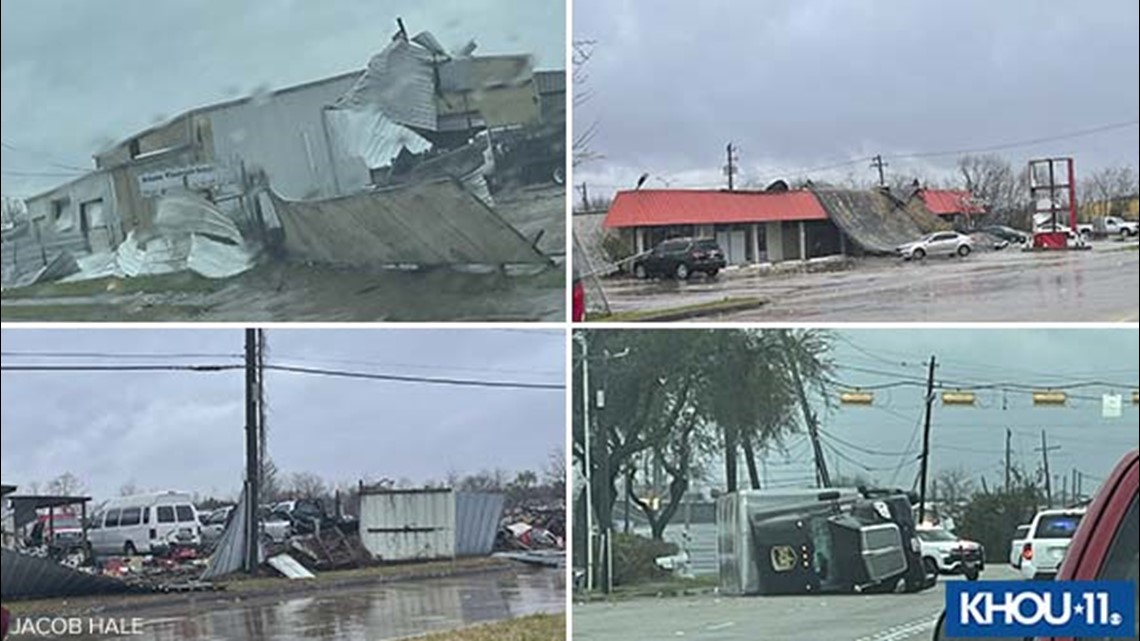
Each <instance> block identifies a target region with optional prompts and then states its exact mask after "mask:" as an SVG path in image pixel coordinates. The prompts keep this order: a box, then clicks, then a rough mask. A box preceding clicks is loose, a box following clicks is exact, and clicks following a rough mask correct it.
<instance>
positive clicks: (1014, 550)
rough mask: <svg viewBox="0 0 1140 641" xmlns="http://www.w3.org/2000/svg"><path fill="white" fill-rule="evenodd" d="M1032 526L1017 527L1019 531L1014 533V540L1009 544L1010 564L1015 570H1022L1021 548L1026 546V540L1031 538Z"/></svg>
mask: <svg viewBox="0 0 1140 641" xmlns="http://www.w3.org/2000/svg"><path fill="white" fill-rule="evenodd" d="M1029 528H1030V525H1029V524H1028V523H1026V524H1025V525H1019V526H1017V530H1015V531H1014V533H1013V540H1012V541H1010V543H1009V564H1010V565H1011V566H1012V567H1014V568H1015V569H1020V568H1021V547H1022V546H1023V545H1025V539H1026V537H1028V536H1029Z"/></svg>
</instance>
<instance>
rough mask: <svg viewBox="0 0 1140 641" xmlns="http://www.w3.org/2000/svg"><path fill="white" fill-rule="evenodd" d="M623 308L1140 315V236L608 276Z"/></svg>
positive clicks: (899, 318) (970, 317) (768, 315)
mask: <svg viewBox="0 0 1140 641" xmlns="http://www.w3.org/2000/svg"><path fill="white" fill-rule="evenodd" d="M603 285H604V287H605V293H606V299H607V301H608V303H609V305H610V308H611V310H612V311H613V312H615V313H621V312H635V311H650V310H668V309H674V308H679V307H686V306H691V305H701V304H711V303H715V302H716V301H721V300H724V299H748V298H756V299H760V301H762V304H761V305H760V306H758V307H756V308H754V309H749V310H747V311H737V312H732V313H727V314H719V315H713V316H704V317H701V318H699V319H695V320H702V321H761V322H764V321H767V322H788V321H797V322H798V321H809V322H845V321H850V322H932V321H933V322H957V321H969V322H1136V320H1137V318H1138V314H1140V293H1138V292H1140V253H1138V252H1137V245H1136V243H1134V242H1133V243H1127V244H1125V243H1121V242H1110V241H1106V242H1097V243H1094V244H1093V246H1092V249H1091V250H1089V251H1071V252H1056V253H1039V252H1022V251H1013V250H1007V251H1000V252H986V253H975V254H973V255H971V256H970V257H968V258H966V259H959V258H931V259H927V260H924V261H913V262H906V261H901V260H898V259H890V258H867V259H855V260H853V261H851V266H850V268H849V269H845V270H842V271H822V272H818V273H789V274H780V275H772V274H767V273H765V274H761V273H760V272H759V271H758V270H756V269H755V268H741V269H735V270H731V269H730V270H727V271H726V272H725V273H723V274H722V275H721V276H719V277H717V278H715V279H707V278H704V277H703V276H694V277H693V278H692V279H691V280H689V281H684V282H677V281H675V280H655V281H638V280H634V279H632V278H615V279H606V280H605V281H603Z"/></svg>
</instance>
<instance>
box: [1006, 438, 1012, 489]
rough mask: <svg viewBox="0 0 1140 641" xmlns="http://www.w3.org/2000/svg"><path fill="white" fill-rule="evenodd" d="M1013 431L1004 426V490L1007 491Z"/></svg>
mask: <svg viewBox="0 0 1140 641" xmlns="http://www.w3.org/2000/svg"><path fill="white" fill-rule="evenodd" d="M1012 441H1013V432H1012V431H1011V430H1010V429H1009V428H1008V427H1007V428H1005V491H1006V493H1007V494H1008V493H1009V477H1010V472H1011V468H1012V462H1011V450H1012Z"/></svg>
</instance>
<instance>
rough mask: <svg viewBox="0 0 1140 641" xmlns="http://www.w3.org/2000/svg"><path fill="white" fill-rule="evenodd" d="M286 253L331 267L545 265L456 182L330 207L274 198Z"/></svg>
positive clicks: (356, 197) (354, 198) (357, 197)
mask: <svg viewBox="0 0 1140 641" xmlns="http://www.w3.org/2000/svg"><path fill="white" fill-rule="evenodd" d="M270 198H271V200H272V205H273V209H274V213H275V214H276V217H277V219H278V220H280V222H281V227H282V229H283V230H284V247H285V250H286V252H287V253H288V254H289V255H290V256H291V257H292V258H296V259H301V260H306V261H313V262H317V263H326V264H331V265H353V266H367V265H373V266H386V265H420V266H433V265H508V264H528V263H530V264H534V263H546V262H547V259H546V258H545V257H544V256H543V255H542V254H541V253H539V252H538V250H536V249H535V248H534V247H533V246H532V245H531V243H530V242H529V241H527V239H526V238H524V237H523V236H522V234H520V233H519V232H518V230H516V229H515V228H514V227H512V226H511V225H510V224H509V223H507V222H506V221H505V220H503V219H502V217H500V216H499V215H498V214H497V213H496V212H495V211H494V210H492V209H491V208H490V207H487V206H486V205H485V204H484V203H483V202H482V201H480V200H479V199H478V198H476V197H475V196H474V195H473V194H471V193H470V192H469V191H467V190H466V189H464V188H463V187H461V186H460V185H459V183H457V182H455V181H452V180H439V181H433V182H427V183H417V184H413V185H404V186H399V187H393V188H391V189H385V190H380V191H373V192H364V193H359V194H353V195H350V196H344V197H341V198H332V199H328V200H311V201H296V200H286V199H284V198H282V197H280V196H279V195H277V194H275V193H270Z"/></svg>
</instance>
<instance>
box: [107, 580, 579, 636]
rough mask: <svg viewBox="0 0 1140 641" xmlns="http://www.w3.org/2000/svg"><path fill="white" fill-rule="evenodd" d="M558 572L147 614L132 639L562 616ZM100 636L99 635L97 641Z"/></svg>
mask: <svg viewBox="0 0 1140 641" xmlns="http://www.w3.org/2000/svg"><path fill="white" fill-rule="evenodd" d="M563 577H564V575H563V573H562V572H560V571H524V572H519V573H514V572H511V573H496V574H484V575H476V576H468V577H462V578H452V579H440V580H432V581H417V582H408V583H394V584H389V585H385V586H382V587H376V588H370V589H353V590H338V591H326V592H321V593H319V594H314V595H311V596H305V597H296V596H284V597H281V598H278V599H270V600H264V599H255V600H253V601H251V602H233V603H223V604H217V603H213V604H210V605H209V606H201V605H198V606H196V605H194V603H193V601H190V600H188V603H187V604H186V605H184V606H179V607H177V608H172V609H175V610H177V613H173V612H171V613H164V612H155V613H151V612H147V613H143V614H140V615H139V616H141V617H143V619H144V620H145V621H146V624H145V626H144V628H143V634H142V635H137V636H129V637H122V639H124V640H125V639H132V640H134V641H293V640H296V639H313V640H320V641H384V640H387V639H401V638H405V637H408V636H413V635H421V634H424V633H428V632H435V631H440V630H450V629H455V628H460V627H464V626H467V625H471V624H476V623H482V622H489V621H498V620H502V619H509V618H516V617H520V616H528V615H531V614H540V613H558V612H562V611H564V610H565V581H564V580H563ZM104 638H105V637H104Z"/></svg>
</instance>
